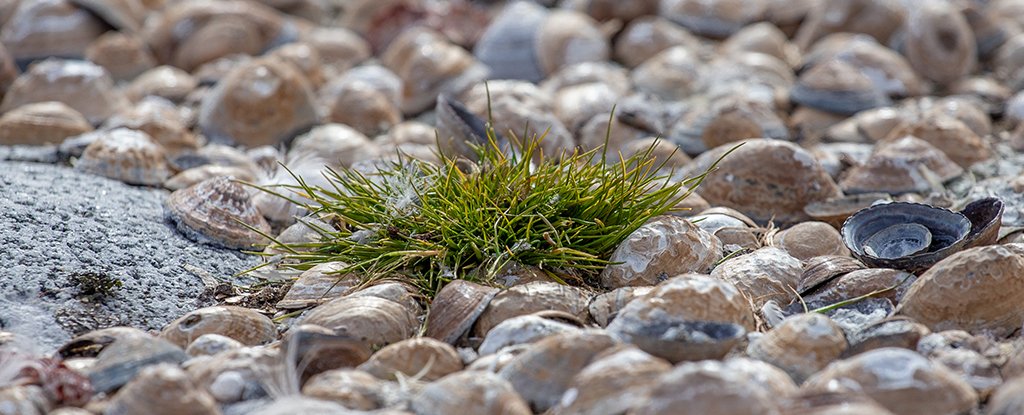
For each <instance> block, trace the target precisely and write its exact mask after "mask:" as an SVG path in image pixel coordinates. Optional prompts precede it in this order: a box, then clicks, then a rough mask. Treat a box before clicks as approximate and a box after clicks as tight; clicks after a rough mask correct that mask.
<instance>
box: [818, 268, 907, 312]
mask: <svg viewBox="0 0 1024 415" xmlns="http://www.w3.org/2000/svg"><path fill="white" fill-rule="evenodd" d="M914 280H915V277H914V275H913V274H910V273H908V272H904V271H899V270H895V269H888V268H866V269H859V270H854V271H850V272H848V273H845V274H843V275H840V276H838V277H835V278H832V279H831V280H829V281H828V282H826V283H824V284H822V285H819V286H818V287H817V288H813V289H811V290H809V291H807V293H806V295H804V297H803V300H804V303H806V304H807V306H808V307H809V308H817V307H823V306H826V305H829V304H833V303H836V302H839V301H844V300H849V299H852V298H857V297H860V296H863V295H867V294H870V293H872V292H875V291H883V292H881V293H879V294H877V295H876V297H879V298H886V299H888V300H889V301H891V302H892V303H893V304H899V303H900V301H901V298H902V297H903V296H904V293H906V292H907V289H908V288H909V287H910V285H911V284H912V283H913V282H914ZM893 287H895V288H893ZM886 290H887V291H886Z"/></svg>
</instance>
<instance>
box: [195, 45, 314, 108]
mask: <svg viewBox="0 0 1024 415" xmlns="http://www.w3.org/2000/svg"><path fill="white" fill-rule="evenodd" d="M254 59H256V58H254V57H252V56H249V55H242V54H233V55H228V56H224V57H221V58H217V59H216V60H214V61H210V62H207V63H204V64H203V65H202V66H200V67H198V68H196V69H195V70H193V71H192V76H194V77H195V78H196V80H197V81H199V85H201V86H204V87H205V88H199V89H197V90H196V91H195V92H193V93H192V94H190V95H189V96H187V97H186V99H185V102H186V103H187V104H188V105H189V106H191V107H197V106H198V104H199V103H200V101H201V100H202V99H203V98H205V97H206V96H207V95H210V91H212V90H213V86H215V85H216V84H217V83H218V82H220V81H222V80H224V78H225V77H227V76H228V74H229V73H231V71H232V70H234V69H235V68H237V67H239V66H244V65H247V64H249V63H252V61H253V60H254ZM275 60H278V59H275ZM292 67H293V69H296V70H298V68H294V65H292ZM303 79H305V77H303Z"/></svg>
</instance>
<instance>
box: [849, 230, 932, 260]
mask: <svg viewBox="0 0 1024 415" xmlns="http://www.w3.org/2000/svg"><path fill="white" fill-rule="evenodd" d="M931 244H932V233H931V231H929V230H928V228H926V227H925V226H923V225H920V224H917V223H897V224H895V225H891V226H889V227H887V228H885V229H881V230H879V231H878V232H877V233H875V234H874V235H871V236H870V237H868V238H867V239H865V240H864V245H862V246H861V248H862V249H863V250H864V253H866V254H868V255H871V256H875V257H878V258H881V259H896V258H902V257H905V256H909V255H914V254H917V253H920V252H922V251H924V250H925V249H928V247H929V246H931Z"/></svg>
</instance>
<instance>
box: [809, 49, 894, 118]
mask: <svg viewBox="0 0 1024 415" xmlns="http://www.w3.org/2000/svg"><path fill="white" fill-rule="evenodd" d="M789 99H790V100H792V101H793V102H795V103H797V104H801V105H806V106H809V107H813V108H817V109H820V110H823V111H828V112H834V113H837V114H845V115H853V114H854V113H857V112H860V111H864V110H868V109H871V108H876V107H883V106H887V105H890V104H891V103H892V102H891V101H890V100H889V98H888V96H886V95H885V94H884V93H883V92H882V91H880V90H879V89H878V88H876V87H875V84H874V83H873V82H872V81H871V78H869V77H868V76H867V75H866V74H865V73H864V72H863V71H861V70H860V69H859V68H857V67H856V66H854V65H852V64H850V63H848V62H846V61H842V60H839V59H831V60H828V61H825V62H822V63H819V64H817V65H815V66H814V67H812V68H810V69H808V70H807V71H806V72H804V73H802V74H801V75H800V78H799V79H798V80H797V82H796V85H794V87H793V89H792V90H791V91H790V95H789Z"/></svg>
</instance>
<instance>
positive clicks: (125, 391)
mask: <svg viewBox="0 0 1024 415" xmlns="http://www.w3.org/2000/svg"><path fill="white" fill-rule="evenodd" d="M183 412H187V413H190V414H196V415H216V414H219V413H220V410H219V409H218V408H217V403H216V401H214V399H213V397H212V396H210V394H209V393H208V392H206V391H205V390H202V389H200V388H198V387H197V386H196V385H195V384H194V383H193V382H192V381H191V380H190V379H189V377H188V375H187V374H186V373H185V372H184V371H183V370H181V369H179V368H177V367H175V366H172V365H156V366H150V367H147V368H145V369H143V370H142V371H140V372H139V374H138V376H136V377H135V379H133V380H132V381H131V382H128V384H127V385H125V386H124V388H122V389H121V390H120V391H119V392H118V393H117V394H116V395H114V398H113V399H112V400H111V402H110V406H109V407H108V408H107V409H106V410H105V411H104V413H107V414H136V413H148V414H154V415H170V414H179V413H183Z"/></svg>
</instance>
